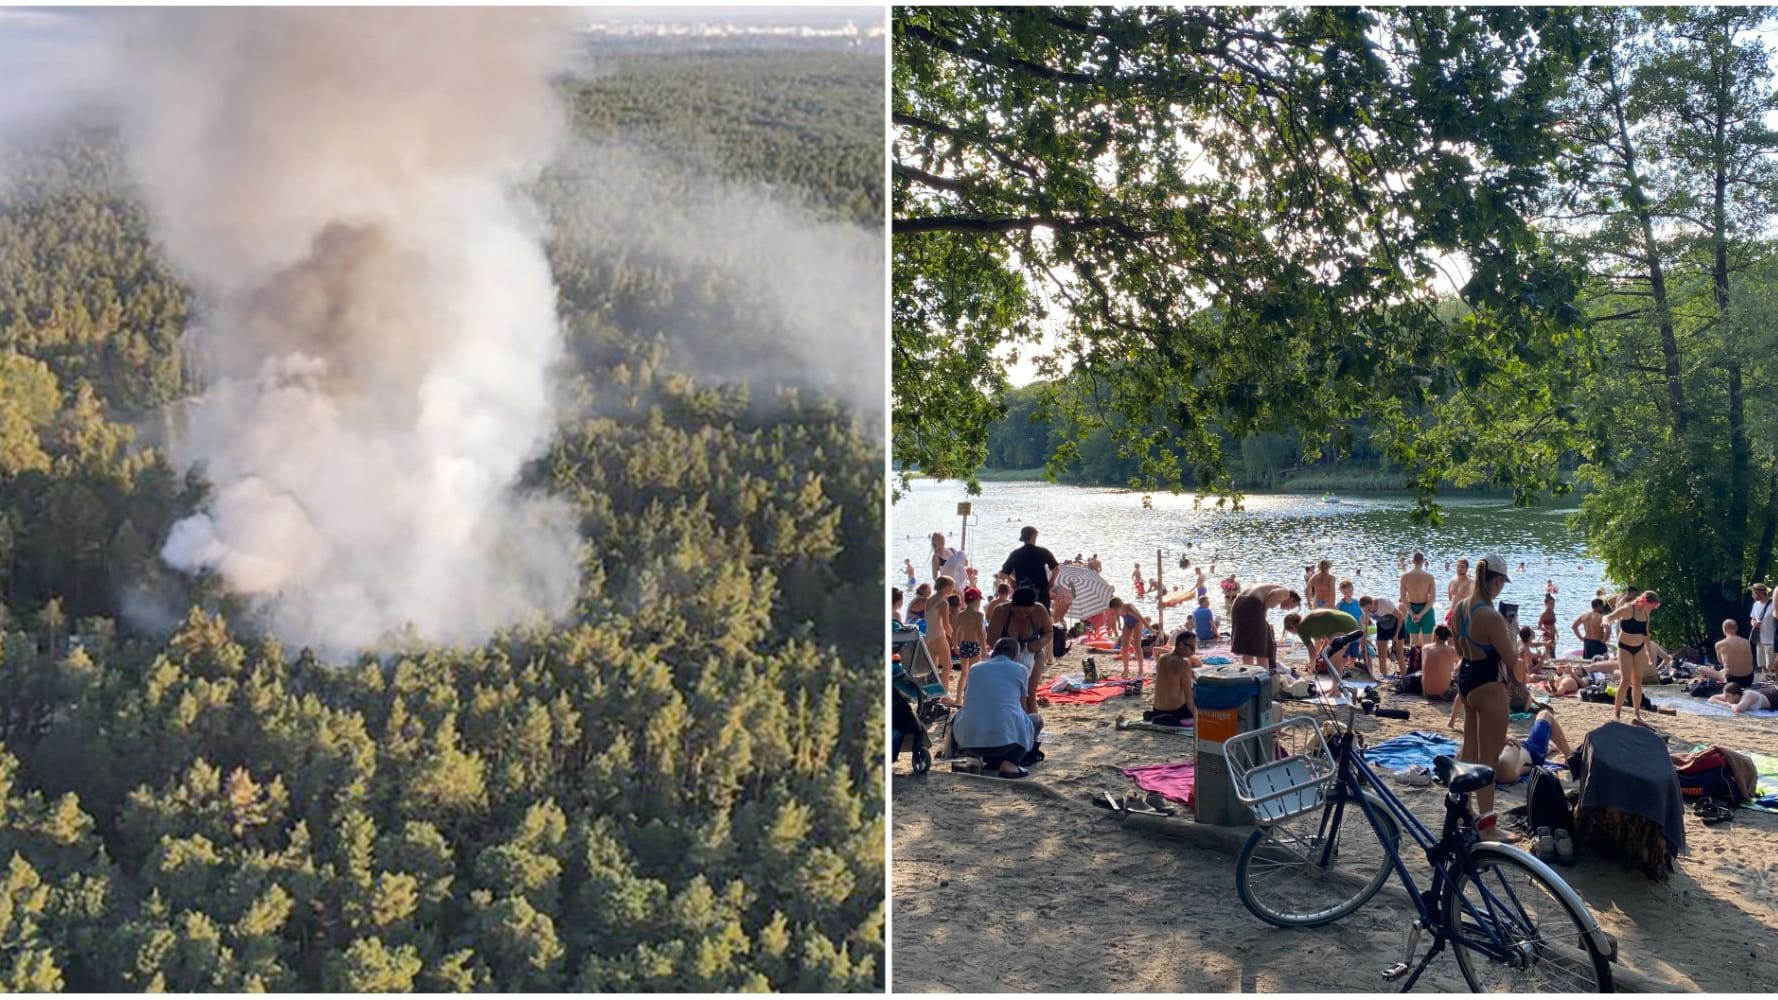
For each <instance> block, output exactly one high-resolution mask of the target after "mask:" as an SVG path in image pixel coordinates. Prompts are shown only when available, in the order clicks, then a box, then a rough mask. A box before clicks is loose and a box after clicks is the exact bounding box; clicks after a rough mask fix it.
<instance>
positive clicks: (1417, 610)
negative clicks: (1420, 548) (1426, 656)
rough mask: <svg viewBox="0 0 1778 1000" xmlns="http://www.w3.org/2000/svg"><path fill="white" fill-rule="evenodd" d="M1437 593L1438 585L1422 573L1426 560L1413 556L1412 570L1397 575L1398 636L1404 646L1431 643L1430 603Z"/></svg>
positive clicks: (1418, 554) (1427, 574)
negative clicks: (1403, 639)
mask: <svg viewBox="0 0 1778 1000" xmlns="http://www.w3.org/2000/svg"><path fill="white" fill-rule="evenodd" d="M1437 593H1438V581H1437V580H1434V579H1433V578H1432V574H1431V573H1428V572H1426V556H1425V555H1424V554H1423V553H1420V552H1416V553H1414V568H1413V569H1410V570H1408V571H1407V572H1406V573H1403V574H1402V575H1401V597H1400V600H1399V602H1398V603H1399V604H1400V606H1401V612H1402V618H1401V627H1402V632H1403V633H1404V634H1406V635H1407V637H1408V645H1410V646H1424V645H1426V644H1427V643H1429V642H1431V641H1432V601H1433V597H1434V596H1435V595H1436V594H1437Z"/></svg>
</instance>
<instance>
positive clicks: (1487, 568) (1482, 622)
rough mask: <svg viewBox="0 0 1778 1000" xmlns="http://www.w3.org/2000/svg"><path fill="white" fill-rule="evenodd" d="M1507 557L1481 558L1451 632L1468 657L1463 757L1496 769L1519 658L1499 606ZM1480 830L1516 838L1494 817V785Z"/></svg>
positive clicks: (1480, 806) (1463, 675)
mask: <svg viewBox="0 0 1778 1000" xmlns="http://www.w3.org/2000/svg"><path fill="white" fill-rule="evenodd" d="M1506 565H1507V564H1506V560H1505V559H1502V558H1500V557H1499V556H1495V555H1487V556H1483V557H1482V558H1480V559H1478V560H1476V564H1475V581H1474V583H1473V584H1472V585H1471V586H1470V588H1469V594H1468V595H1467V596H1465V597H1464V598H1462V599H1461V600H1459V601H1458V602H1457V604H1456V606H1455V607H1453V608H1452V609H1451V631H1452V632H1453V633H1455V638H1456V645H1457V654H1458V655H1459V656H1461V657H1462V658H1463V663H1462V666H1460V667H1459V668H1458V670H1457V693H1458V695H1460V696H1461V697H1462V698H1463V749H1462V750H1461V751H1460V752H1459V754H1458V756H1459V757H1460V758H1461V759H1462V760H1464V761H1466V762H1468V763H1471V764H1487V765H1489V766H1490V767H1491V766H1493V765H1494V763H1495V761H1497V760H1499V759H1500V748H1501V747H1503V746H1505V745H1506V720H1507V714H1508V704H1507V699H1508V691H1507V682H1508V680H1509V679H1510V674H1509V673H1508V668H1507V664H1509V663H1516V662H1518V659H1519V646H1518V637H1517V636H1515V635H1514V634H1513V630H1512V627H1511V626H1510V625H1508V624H1507V621H1506V619H1505V618H1503V617H1501V615H1500V612H1499V611H1497V610H1495V608H1494V598H1496V597H1498V596H1500V591H1501V590H1502V589H1504V588H1505V586H1506V584H1507V583H1509V582H1510V580H1511V578H1510V577H1508V576H1507V575H1506ZM1475 799H1476V809H1477V811H1478V812H1480V813H1481V816H1480V817H1479V818H1478V819H1477V820H1476V832H1477V833H1478V834H1480V835H1481V837H1482V839H1483V840H1497V841H1507V842H1511V841H1515V840H1518V839H1519V838H1518V836H1517V835H1516V834H1513V833H1510V832H1508V831H1506V830H1502V829H1500V826H1499V823H1498V821H1497V817H1496V816H1495V815H1494V783H1493V782H1491V781H1490V782H1489V783H1488V784H1487V785H1486V786H1484V787H1482V788H1478V789H1476V793H1475Z"/></svg>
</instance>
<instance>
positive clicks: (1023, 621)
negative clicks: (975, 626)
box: [987, 587, 1050, 712]
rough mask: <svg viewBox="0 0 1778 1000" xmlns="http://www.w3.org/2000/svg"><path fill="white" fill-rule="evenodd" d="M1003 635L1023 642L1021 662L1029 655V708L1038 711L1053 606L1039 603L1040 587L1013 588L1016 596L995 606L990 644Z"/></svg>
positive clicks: (1027, 700) (1026, 698) (989, 625)
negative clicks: (1051, 607) (1050, 607)
mask: <svg viewBox="0 0 1778 1000" xmlns="http://www.w3.org/2000/svg"><path fill="white" fill-rule="evenodd" d="M1002 636H1011V637H1013V638H1014V639H1017V640H1018V642H1019V649H1020V650H1021V651H1022V652H1021V653H1020V655H1019V660H1020V662H1024V661H1025V660H1026V659H1029V660H1030V661H1031V662H1030V663H1029V664H1027V666H1029V667H1030V668H1031V684H1030V688H1029V690H1028V693H1027V694H1026V696H1025V711H1027V712H1035V711H1037V686H1038V685H1039V684H1041V683H1043V668H1044V665H1045V658H1044V652H1045V650H1046V647H1047V646H1048V645H1049V642H1050V613H1049V609H1048V608H1046V607H1044V606H1043V605H1041V604H1039V603H1037V591H1036V589H1035V588H1032V587H1020V588H1018V589H1017V590H1015V591H1013V592H1012V600H1011V601H1009V602H1007V603H1005V604H1002V605H1001V606H999V607H997V608H995V609H994V613H993V614H991V615H989V616H988V643H987V645H988V648H989V649H993V648H994V644H995V643H997V642H999V641H1000V639H1001V637H1002Z"/></svg>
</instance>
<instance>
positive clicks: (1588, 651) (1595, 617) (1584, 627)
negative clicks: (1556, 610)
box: [1568, 597, 1611, 660]
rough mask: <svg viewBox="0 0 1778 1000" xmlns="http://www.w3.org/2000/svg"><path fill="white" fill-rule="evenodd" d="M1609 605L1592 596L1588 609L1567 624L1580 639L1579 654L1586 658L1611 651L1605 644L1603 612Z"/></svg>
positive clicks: (1603, 654) (1592, 657)
mask: <svg viewBox="0 0 1778 1000" xmlns="http://www.w3.org/2000/svg"><path fill="white" fill-rule="evenodd" d="M1609 608H1610V606H1609V605H1607V604H1606V603H1605V602H1604V601H1602V600H1600V599H1599V598H1597V597H1595V598H1593V606H1592V608H1591V609H1590V610H1588V611H1584V612H1582V613H1581V616H1580V617H1579V618H1576V619H1575V620H1574V621H1573V622H1571V623H1570V624H1569V626H1568V627H1569V629H1571V630H1572V631H1573V632H1574V637H1575V638H1576V639H1579V640H1580V655H1581V656H1583V657H1585V658H1586V659H1589V660H1591V659H1594V658H1595V657H1600V656H1605V655H1607V654H1609V653H1610V652H1611V650H1609V649H1608V648H1606V645H1605V627H1606V626H1605V612H1606V611H1607V610H1609Z"/></svg>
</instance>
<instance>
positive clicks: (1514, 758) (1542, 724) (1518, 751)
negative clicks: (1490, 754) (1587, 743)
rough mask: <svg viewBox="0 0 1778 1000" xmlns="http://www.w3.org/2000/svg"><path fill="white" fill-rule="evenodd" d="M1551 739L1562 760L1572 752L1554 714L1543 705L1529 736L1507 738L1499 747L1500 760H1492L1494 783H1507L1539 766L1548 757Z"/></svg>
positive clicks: (1532, 724) (1565, 734)
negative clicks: (1504, 743)
mask: <svg viewBox="0 0 1778 1000" xmlns="http://www.w3.org/2000/svg"><path fill="white" fill-rule="evenodd" d="M1551 742H1554V743H1555V744H1556V752H1557V753H1559V754H1561V755H1562V759H1563V760H1566V759H1567V758H1568V755H1569V754H1570V753H1573V752H1574V750H1573V748H1572V747H1570V746H1569V745H1568V734H1567V733H1564V732H1563V731H1562V725H1561V723H1558V722H1557V721H1556V715H1555V713H1554V712H1551V711H1550V710H1549V709H1547V708H1546V709H1544V710H1543V711H1541V712H1538V713H1537V718H1536V720H1534V721H1533V722H1532V723H1531V734H1530V735H1529V736H1526V737H1525V738H1524V739H1523V740H1513V739H1509V740H1507V741H1506V746H1504V747H1501V748H1500V759H1499V760H1497V761H1495V762H1494V782H1495V784H1499V785H1510V784H1512V783H1513V782H1515V781H1518V780H1519V779H1520V778H1522V777H1524V776H1525V775H1527V774H1530V773H1531V769H1532V768H1534V767H1542V766H1543V762H1544V761H1546V760H1548V759H1549V756H1550V743H1551Z"/></svg>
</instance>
